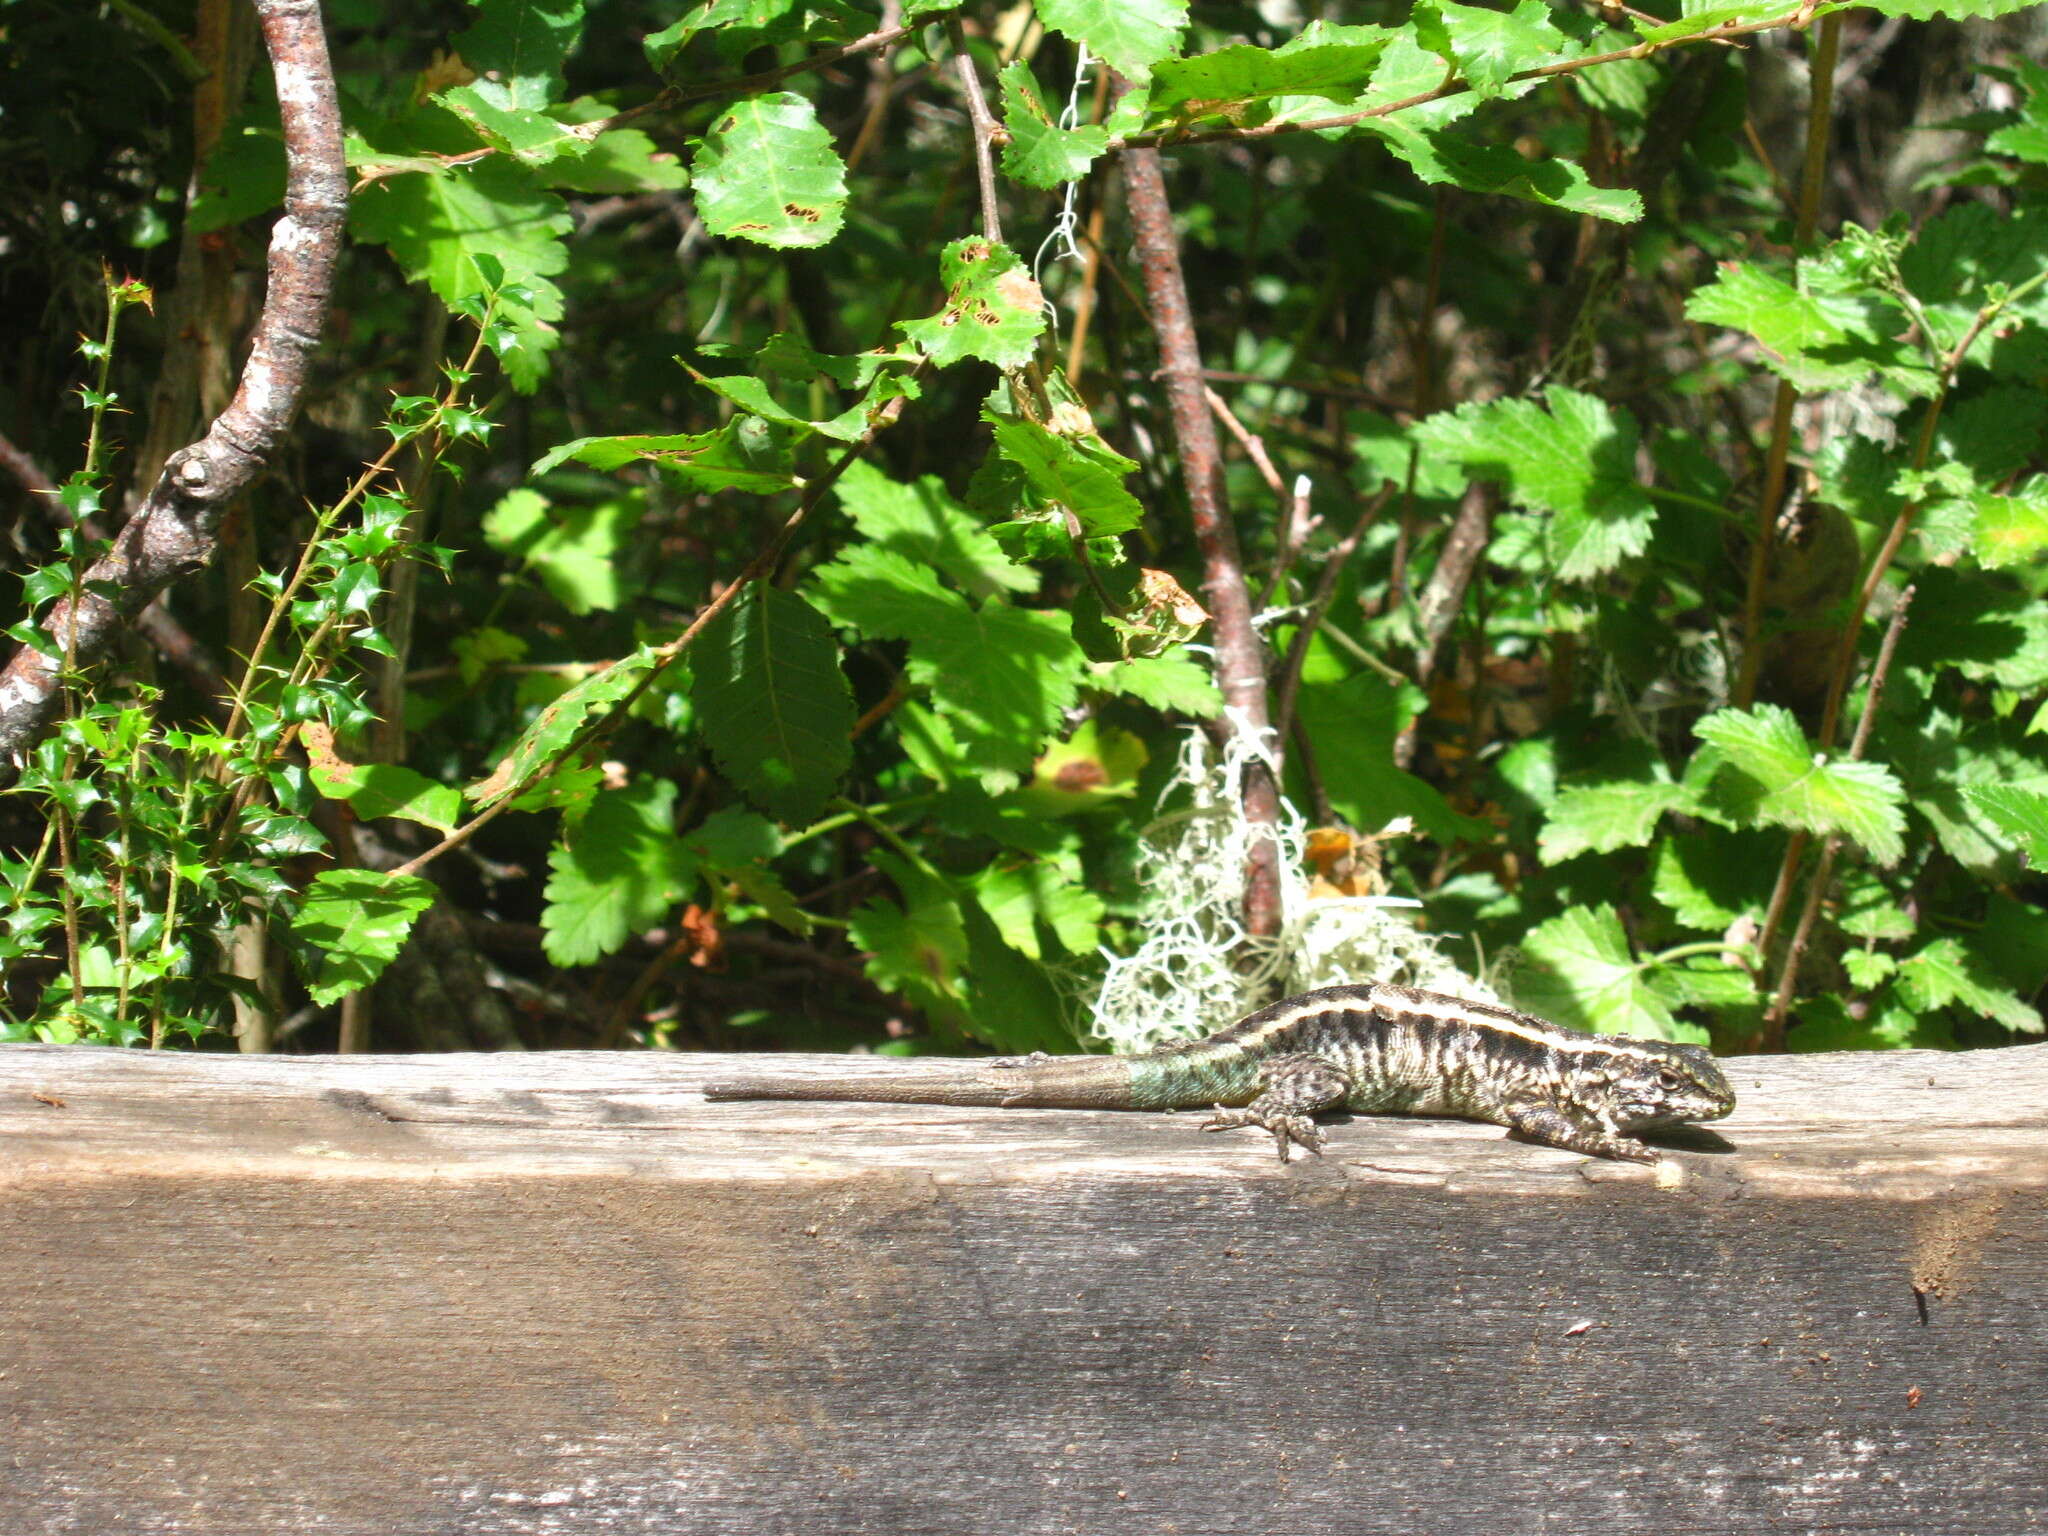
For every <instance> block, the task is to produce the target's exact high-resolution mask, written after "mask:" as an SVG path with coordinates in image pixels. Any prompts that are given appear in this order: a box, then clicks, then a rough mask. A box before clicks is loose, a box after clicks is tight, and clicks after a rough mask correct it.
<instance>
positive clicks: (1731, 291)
mask: <svg viewBox="0 0 2048 1536" xmlns="http://www.w3.org/2000/svg"><path fill="white" fill-rule="evenodd" d="M1685 316H1686V318H1687V319H1688V320H1696V321H1698V322H1700V323H1701V324H1702V325H1725V326H1727V327H1728V328H1729V329H1731V330H1737V331H1746V332H1748V333H1749V334H1750V335H1751V336H1754V337H1755V338H1756V339H1757V341H1758V343H1759V344H1760V345H1761V346H1762V347H1763V348H1764V350H1765V351H1766V352H1768V353H1770V354H1771V358H1770V364H1771V367H1772V369H1773V371H1775V372H1777V373H1779V374H1780V375H1782V376H1783V377H1785V378H1786V379H1788V380H1790V381H1791V382H1792V383H1793V384H1795V385H1797V386H1798V387H1800V388H1801V389H1807V390H1826V389H1833V388H1836V387H1838V386H1839V385H1841V384H1843V383H1850V382H1854V381H1855V380H1856V379H1860V378H1861V377H1862V376H1863V375H1864V374H1865V373H1867V372H1868V369H1867V368H1865V367H1864V366H1863V365H1862V364H1861V363H1860V362H1859V363H1856V364H1853V365H1850V366H1849V367H1848V369H1847V373H1846V375H1845V372H1844V368H1843V366H1842V365H1835V366H1827V365H1822V364H1819V363H1816V362H1814V361H1812V360H1811V359H1809V358H1808V357H1807V354H1808V353H1809V352H1811V351H1813V350H1814V349H1816V348H1819V347H1829V346H1834V345H1836V344H1838V343H1840V342H1841V341H1843V340H1845V339H1846V338H1847V336H1848V335H1849V331H1848V329H1847V328H1846V327H1845V324H1844V322H1845V321H1847V322H1848V323H1849V324H1853V323H1854V316H1852V315H1850V316H1845V315H1843V314H1842V313H1841V311H1840V306H1834V305H1829V304H1827V303H1825V302H1823V301H1822V300H1821V299H1819V298H1817V297H1815V296H1814V295H1812V294H1810V293H1802V292H1801V291H1800V290H1798V289H1797V288H1794V287H1793V286H1792V285H1791V284H1790V283H1788V282H1786V281H1784V280H1783V279H1782V278H1779V277H1776V276H1773V275H1772V274H1771V273H1769V272H1767V271H1765V270H1764V269H1763V267H1762V266H1761V265H1760V264H1758V263H1755V262H1731V263H1729V264H1728V265H1726V266H1724V267H1723V268H1722V269H1721V272H1720V273H1719V275H1718V276H1716V277H1715V279H1714V281H1713V282H1711V283H1706V284H1703V285H1702V286H1700V287H1698V288H1695V289H1694V290H1693V292H1692V295H1691V296H1690V297H1689V298H1688V299H1687V300H1686V301H1685Z"/></svg>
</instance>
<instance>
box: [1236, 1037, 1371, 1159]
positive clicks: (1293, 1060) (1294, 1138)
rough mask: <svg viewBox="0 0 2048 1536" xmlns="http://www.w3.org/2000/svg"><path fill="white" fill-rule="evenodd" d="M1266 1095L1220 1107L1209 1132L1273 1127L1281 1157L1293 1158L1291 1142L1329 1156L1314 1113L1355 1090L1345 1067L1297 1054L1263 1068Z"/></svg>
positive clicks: (1261, 1078)
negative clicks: (1289, 1151)
mask: <svg viewBox="0 0 2048 1536" xmlns="http://www.w3.org/2000/svg"><path fill="white" fill-rule="evenodd" d="M1259 1085H1260V1090H1261V1091H1260V1093H1259V1096H1258V1097H1257V1098H1256V1099H1253V1100H1252V1101H1251V1103H1250V1104H1248V1105H1246V1106H1245V1107H1244V1108H1243V1109H1225V1108H1224V1107H1223V1106H1222V1105H1221V1104H1219V1105H1217V1106H1216V1113H1215V1114H1214V1115H1212V1116H1211V1117H1210V1118H1209V1119H1208V1120H1207V1121H1206V1122H1205V1123H1204V1124H1203V1126H1202V1129H1203V1130H1205V1131H1228V1130H1234V1129H1236V1128H1237V1127H1238V1126H1241V1125H1256V1126H1258V1127H1259V1128H1260V1129H1261V1130H1264V1131H1270V1132H1271V1133H1272V1136H1273V1141H1274V1143H1275V1144H1276V1145H1277V1147H1278V1148H1279V1152H1280V1161H1281V1162H1283V1163H1284V1162H1286V1161H1287V1148H1288V1146H1289V1145H1290V1144H1292V1145H1294V1146H1298V1147H1302V1148H1305V1149H1306V1150H1308V1151H1309V1152H1312V1153H1314V1154H1315V1155H1316V1156H1317V1157H1321V1156H1322V1155H1323V1133H1322V1132H1321V1131H1320V1130H1319V1129H1317V1127H1316V1123H1315V1120H1314V1118H1313V1117H1314V1116H1315V1115H1317V1114H1319V1113H1320V1112H1322V1111H1323V1110H1326V1109H1334V1108H1335V1107H1336V1106H1337V1105H1339V1104H1342V1103H1343V1102H1344V1100H1345V1099H1346V1098H1348V1097H1349V1096H1350V1094H1351V1074H1350V1073H1349V1072H1346V1071H1345V1070H1344V1069H1343V1068H1342V1067H1339V1066H1336V1065H1335V1064H1333V1063H1331V1062H1328V1061H1325V1060H1323V1058H1322V1057H1320V1056H1311V1055H1309V1054H1307V1053H1305V1052H1296V1053H1294V1054H1292V1055H1288V1056H1275V1057H1274V1058H1273V1059H1272V1060H1271V1061H1269V1062H1267V1063H1266V1064H1265V1065H1264V1066H1262V1067H1260V1068H1259Z"/></svg>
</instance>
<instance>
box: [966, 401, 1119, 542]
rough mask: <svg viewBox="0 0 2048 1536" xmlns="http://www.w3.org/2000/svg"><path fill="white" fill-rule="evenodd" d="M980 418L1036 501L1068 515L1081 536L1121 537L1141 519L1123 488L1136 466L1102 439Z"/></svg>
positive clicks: (1018, 420)
mask: <svg viewBox="0 0 2048 1536" xmlns="http://www.w3.org/2000/svg"><path fill="white" fill-rule="evenodd" d="M982 420H984V421H986V422H988V423H989V424H990V425H991V426H993V427H994V428H995V433H996V452H997V453H998V454H1000V455H1001V456H1002V457H1003V459H1005V460H1006V461H1008V462H1009V463H1011V464H1014V465H1016V466H1017V469H1018V470H1019V471H1021V472H1022V475H1023V478H1024V482H1025V484H1026V485H1028V486H1029V487H1030V490H1031V492H1032V493H1033V495H1034V497H1035V498H1036V500H1038V501H1039V502H1041V503H1051V504H1056V505H1057V506H1059V507H1062V508H1064V509H1066V510H1067V511H1069V512H1072V513H1073V514H1074V517H1075V519H1076V520H1077V521H1078V522H1079V523H1080V525H1081V528H1080V532H1081V537H1082V538H1084V539H1094V538H1101V537H1104V536H1106V535H1109V534H1117V533H1123V532H1125V531H1127V530H1129V529H1132V528H1135V527H1137V526H1138V524H1139V523H1140V522H1141V521H1142V520H1143V519H1144V516H1145V509H1144V507H1143V506H1141V505H1140V504H1139V502H1138V498H1137V497H1135V496H1133V495H1132V494H1131V493H1130V492H1129V491H1127V490H1125V489H1124V476H1125V475H1128V474H1130V473H1131V472H1132V471H1133V470H1135V469H1136V468H1137V467H1138V466H1137V465H1136V464H1135V463H1133V462H1132V461H1131V460H1129V459H1127V458H1125V457H1124V456H1123V455H1122V454H1120V453H1117V452H1116V451H1115V450H1114V449H1112V448H1110V447H1109V446H1108V444H1106V443H1104V442H1103V441H1102V439H1101V438H1099V437H1094V436H1092V435H1091V436H1090V437H1086V438H1072V437H1062V436H1060V434H1059V433H1057V432H1054V431H1051V430H1050V429H1048V428H1046V427H1041V426H1040V425H1039V424H1038V423H1037V422H1035V421H1026V420H1024V419H1023V418H1022V417H1020V416H999V415H996V414H994V413H993V412H991V411H989V410H987V409H985V408H984V410H983V411H982Z"/></svg>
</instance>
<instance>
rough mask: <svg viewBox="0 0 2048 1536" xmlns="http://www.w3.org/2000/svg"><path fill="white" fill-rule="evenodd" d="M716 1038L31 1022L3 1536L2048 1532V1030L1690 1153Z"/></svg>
mask: <svg viewBox="0 0 2048 1536" xmlns="http://www.w3.org/2000/svg"><path fill="white" fill-rule="evenodd" d="M757 1062H758V1059H750V1060H749V1062H748V1065H749V1066H752V1065H756V1064H757ZM733 1065H734V1062H733V1059H732V1058H711V1057H664V1056H653V1055H600V1054H573V1055H550V1056H535V1055H503V1056H472V1057H403V1058H375V1057H367V1058H365V1057H358V1058H353V1059H348V1060H335V1059H309V1058H269V1059H260V1058H259V1059H251V1058H235V1057H224V1056H204V1057H201V1056H191V1055H158V1056H150V1055H146V1054H141V1053H120V1052H111V1051H93V1050H82V1049H56V1048H40V1047H16V1048H0V1533H4V1536H41V1533H46V1532H47V1533H56V1532H64V1533H74V1532H76V1533H90V1536H120V1533H127V1532H181V1533H201V1536H219V1533H234V1536H243V1533H247V1536H275V1533H292V1532H300V1531H319V1532H332V1533H342V1536H353V1533H364V1536H390V1533H403V1536H438V1533H444V1532H445V1533H457V1532H460V1533H472V1532H474V1533H514V1532H519V1533H524V1532H534V1533H553V1532H571V1531H574V1532H627V1531H630V1532H649V1533H653V1532H662V1533H669V1532H682V1533H698V1532H705V1533H735V1536H737V1533H746V1536H779V1533H790V1536H796V1533H805V1536H810V1533H819V1536H828V1533H835V1532H854V1531H858V1532H875V1533H899V1532H900V1533H924V1532H932V1533H955V1532H960V1533H965V1532H990V1533H1002V1536H1012V1533H1021V1536H1036V1533H1041V1532H1043V1533H1047V1536H1051V1533H1064V1532H1077V1533H1085V1536H1093V1533H1106V1532H1118V1533H1124V1532H1144V1533H1150V1532H1160V1533H1183V1536H1203V1533H1215V1536H1222V1533H1264V1532H1288V1533H1311V1532H1343V1533H1347V1536H1348V1533H1361V1536H1363V1533H1376V1532H1388V1533H1395V1532H1399V1533H1403V1536H1416V1533H1425V1536H1426V1533H1435V1532H1449V1531H1460V1532H1462V1531H1466V1530H1475V1531H1483V1532H1487V1533H1489V1536H1493V1533H1503V1536H1516V1533H1523V1532H1527V1533H1531V1536H1535V1533H1548V1532H1558V1533H1568V1536H1579V1533H1590V1532H1599V1533H1602V1536H1627V1533H1634V1532H1645V1533H1647V1532H1656V1533H1658V1536H1679V1533H1709V1532H1711V1533H1725V1536H1754V1533H1761V1532H1828V1533H1835V1532H1901V1533H1912V1536H1922V1533H1929V1532H1954V1533H1957V1536H2002V1533H2013V1536H2018V1533H2022V1532H2025V1533H2034V1532H2040V1531H2043V1530H2048V1454H2044V1451H2048V1433H2044V1432H2048V1307H2044V1304H2043V1301H2042V1296H2043V1292H2044V1288H2048V1046H2033V1047H2023V1048H2017V1049H2012V1050H2006V1051H1995V1052H1981V1053H1975V1054H1967V1055H1934V1054H1926V1053H1915V1054H1910V1055H1901V1056H1892V1057H1886V1058H1870V1057H1854V1058H1851V1057H1826V1058H1820V1057H1814V1058H1803V1059H1780V1060H1771V1061H1753V1062H1752V1061H1743V1062H1737V1063H1735V1064H1734V1071H1733V1072H1732V1074H1731V1075H1732V1076H1733V1078H1734V1080H1735V1082H1736V1086H1737V1089H1738V1091H1739V1092H1740V1094H1741V1095H1742V1105H1741V1108H1740V1109H1739V1110H1738V1111H1737V1113H1736V1114H1735V1116H1733V1117H1732V1118H1731V1119H1729V1120H1727V1121H1724V1122H1722V1123H1721V1124H1720V1125H1719V1126H1718V1127H1717V1128H1716V1129H1717V1130H1718V1131H1719V1132H1720V1133H1721V1137H1720V1139H1716V1138H1713V1137H1708V1136H1704V1135H1702V1136H1698V1137H1695V1138H1693V1139H1692V1140H1690V1141H1688V1142H1685V1143H1682V1144H1680V1150H1677V1151H1676V1152H1675V1153H1674V1154H1673V1156H1672V1157H1671V1159H1670V1160H1669V1164H1668V1168H1667V1170H1666V1171H1664V1172H1663V1173H1661V1174H1660V1173H1659V1172H1658V1171H1655V1170H1649V1169H1642V1168H1636V1167H1631V1166H1626V1165H1615V1164H1602V1163H1590V1162H1588V1161H1587V1160H1586V1159H1584V1158H1580V1157H1575V1156H1571V1155H1569V1154H1565V1153H1561V1152H1557V1151H1553V1150H1550V1149H1548V1148H1542V1147H1532V1146H1525V1145H1521V1144H1519V1143H1516V1142H1512V1141H1509V1140H1506V1139H1504V1138H1503V1136H1502V1134H1501V1133H1500V1132H1499V1131H1498V1130H1496V1129H1494V1128H1492V1127H1487V1126H1475V1125H1465V1124H1459V1123H1454V1122H1449V1121H1430V1120H1391V1119H1366V1118H1359V1119H1355V1120H1353V1121H1351V1122H1350V1123H1348V1124H1339V1125H1337V1126H1335V1127H1334V1128H1333V1133H1332V1138H1331V1140H1332V1146H1331V1151H1330V1155H1329V1156H1328V1157H1327V1158H1325V1159H1323V1160H1322V1161H1320V1162H1309V1163H1303V1164H1296V1165H1293V1166H1290V1167H1287V1168H1284V1169H1283V1168H1282V1167H1281V1166H1280V1164H1279V1163H1278V1162H1277V1161H1276V1160H1275V1159H1274V1157H1273V1155H1272V1151H1271V1149H1270V1144H1266V1143H1263V1142H1262V1139H1261V1138H1259V1137H1258V1136H1256V1135H1254V1134H1252V1133H1249V1132H1247V1133H1239V1134H1236V1135H1231V1136H1202V1135H1199V1134H1197V1132H1196V1129H1195V1127H1196V1123H1197V1122H1196V1120H1195V1118H1194V1117H1191V1116H1187V1115H1182V1116H1152V1115H1128V1114H1127V1115H1117V1114H1108V1113H1083V1112H1061V1111H1038V1110H1033V1111H1023V1110H1012V1111H1005V1110H974V1109H957V1110H955V1109H937V1108H890V1107H883V1106H853V1105H849V1106H836V1107H835V1106H827V1105H805V1104H718V1105H707V1104H705V1103H704V1102H703V1101H702V1099H701V1098H700V1097H699V1095H698V1093H697V1091H696V1090H697V1087H698V1085H699V1084H701V1083H702V1082H704V1081H705V1080H707V1078H709V1077H710V1076H712V1075H715V1074H718V1073H721V1072H730V1071H731V1070H732V1068H733ZM774 1065H775V1066H776V1068H777V1069H785V1068H786V1069H787V1070H792V1071H794V1070H802V1069H804V1068H811V1069H817V1068H829V1067H830V1065H831V1062H830V1061H829V1060H827V1059H824V1058H816V1057H813V1058H782V1059H777V1060H776V1061H775V1063H774ZM913 1069H914V1064H912V1065H910V1066H907V1067H906V1070H913ZM52 1100H54V1101H58V1102H55V1103H53V1102H49V1101H52ZM1916 1286H1917V1287H1918V1288H1919V1289H1918V1294H1917V1295H1916V1290H1915V1287H1916Z"/></svg>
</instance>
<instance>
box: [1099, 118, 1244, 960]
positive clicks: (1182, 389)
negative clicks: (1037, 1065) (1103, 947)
mask: <svg viewBox="0 0 2048 1536" xmlns="http://www.w3.org/2000/svg"><path fill="white" fill-rule="evenodd" d="M1129 89H1130V86H1129V84H1128V82H1123V81H1119V82H1118V90H1119V93H1121V92H1124V91H1128V90H1129ZM1123 172H1124V177H1123V179H1124V196H1125V202H1126V204H1127V206H1128V209H1129V212H1130V221H1131V233H1132V237H1133V240H1134V243H1135V245H1136V248H1137V255H1138V262H1139V265H1140V267H1141V268H1142V269H1143V275H1144V281H1145V294H1146V297H1147V299H1148V300H1149V301H1150V309H1151V318H1152V329H1153V333H1154V335H1155V336H1156V337H1157V338H1158V343H1159V361H1160V369H1159V373H1160V380H1161V383H1162V384H1163V385H1164V387H1165V390H1166V397H1167V401H1168V404H1169V405H1170V407H1171V409H1172V415H1173V435H1174V445H1175V448H1176V449H1177V450H1178V453H1179V458H1180V468H1181V475H1182V478H1183V480H1184V481H1185V483H1186V486H1187V495H1188V511H1189V514H1190V517H1191V520H1192V522H1193V524H1194V533H1195V542H1196V544H1197V545H1198V546H1199V547H1200V549H1201V553H1202V568H1203V576H1202V591H1203V593H1204V595H1205V596H1206V597H1207V599H1208V607H1209V613H1210V616H1211V618H1212V620H1213V622H1214V623H1215V626H1216V630H1215V633H1216V682H1217V685H1218V686H1219V687H1220V688H1221V689H1222V692H1223V701H1224V704H1225V706H1226V707H1227V708H1228V709H1229V710H1230V711H1231V712H1232V713H1233V714H1234V715H1235V716H1236V718H1237V721H1238V725H1239V728H1240V729H1243V730H1246V731H1248V732H1250V733H1251V735H1252V736H1253V737H1254V739H1256V740H1257V741H1258V742H1259V743H1260V744H1261V745H1262V746H1266V747H1275V746H1277V743H1275V742H1274V741H1273V740H1272V738H1271V736H1270V729H1271V723H1272V722H1271V719H1270V717H1269V715H1268V696H1267V689H1266V652H1265V646H1264V644H1263V643H1262V642H1261V641H1260V639H1259V635H1258V631H1257V630H1256V629H1254V628H1253V626H1252V607H1251V593H1250V591H1249V589H1248V588H1247V587H1246V585H1245V577H1244V564H1243V560H1242V558H1241V556H1240V555H1239V553H1238V547H1237V529H1236V527H1235V526H1234V525H1233V524H1232V522H1231V520H1230V510H1229V506H1228V504H1227V503H1226V501H1225V499H1224V489H1223V458H1222V453H1221V451H1220V448H1219V445H1218V443H1217V441H1216V422H1215V418H1214V417H1212V416H1211V415H1210V414H1209V403H1208V401H1207V400H1205V399H1204V398H1203V394H1202V349H1201V344H1200V342H1199V341H1198V340H1197V339H1196V337H1195V322H1194V315H1193V312H1192V310H1191V309H1190V308H1189V304H1188V289H1187V279H1186V277H1185V276H1184V275H1183V274H1182V271H1181V264H1180V239H1179V236H1178V235H1177V234H1176V233H1175V231H1174V227H1173V208H1172V205H1171V204H1170V203H1169V202H1168V201H1167V196H1166V173H1165V170H1164V168H1163V166H1162V164H1161V162H1160V158H1159V152H1158V151H1157V150H1156V149H1148V148H1137V149H1133V150H1132V151H1131V152H1130V153H1129V154H1126V155H1125V156H1124V161H1123ZM1244 814H1245V820H1246V821H1247V822H1248V823H1249V824H1250V825H1251V827H1252V828H1253V831H1254V836H1253V839H1252V854H1251V861H1250V867H1249V868H1248V869H1247V870H1246V872H1245V898H1244V924H1245V929H1246V931H1247V932H1248V933H1250V934H1251V935H1252V936H1253V937H1257V938H1264V937H1268V936H1270V935H1272V934H1273V933H1275V932H1277V931H1278V929H1279V925H1280V845H1279V843H1278V842H1277V841H1276V840H1275V838H1274V837H1273V836H1272V831H1273V829H1274V828H1276V827H1277V826H1278V825H1279V821H1280V790H1279V786H1278V784H1276V783H1275V782H1274V778H1273V774H1272V773H1271V771H1270V770H1269V769H1268V768H1267V767H1266V766H1265V764H1264V763H1262V762H1259V761H1257V760H1254V761H1252V762H1251V763H1249V764H1247V766H1246V769H1245V779H1244Z"/></svg>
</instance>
